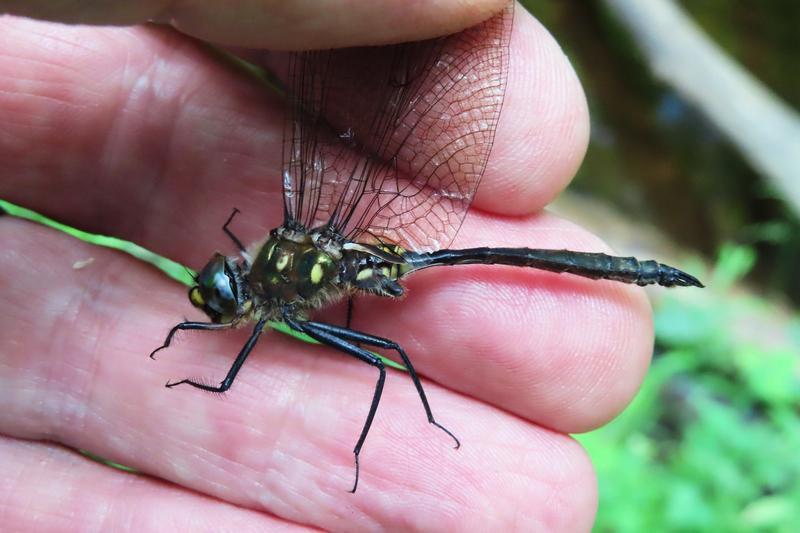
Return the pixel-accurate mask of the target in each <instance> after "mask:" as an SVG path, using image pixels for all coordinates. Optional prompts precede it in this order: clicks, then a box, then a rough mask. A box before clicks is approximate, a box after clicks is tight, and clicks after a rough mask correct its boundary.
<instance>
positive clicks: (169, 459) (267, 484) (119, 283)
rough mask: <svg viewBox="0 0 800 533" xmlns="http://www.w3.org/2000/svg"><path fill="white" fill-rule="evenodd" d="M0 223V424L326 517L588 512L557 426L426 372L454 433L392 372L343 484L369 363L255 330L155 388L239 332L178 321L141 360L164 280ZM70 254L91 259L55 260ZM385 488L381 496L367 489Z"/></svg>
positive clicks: (164, 295) (320, 523)
mask: <svg viewBox="0 0 800 533" xmlns="http://www.w3.org/2000/svg"><path fill="white" fill-rule="evenodd" d="M0 231H2V240H3V242H4V243H8V245H7V247H4V251H5V253H4V254H3V256H2V258H0V259H2V261H3V264H2V265H0V267H2V268H0V276H3V278H2V279H0V283H2V284H3V286H5V287H9V290H7V291H2V293H0V297H2V298H3V301H2V302H0V303H2V305H0V309H3V310H4V312H5V313H6V316H5V317H4V320H2V321H0V328H2V330H0V339H2V340H0V342H2V350H0V353H2V354H4V355H3V357H4V364H3V365H2V366H0V372H2V375H0V380H2V385H3V386H2V387H0V395H2V403H3V405H4V406H6V407H4V409H3V410H2V412H0V430H2V431H3V432H4V433H6V434H10V435H13V436H16V437H20V438H47V439H50V440H55V441H58V442H63V443H65V444H67V445H69V446H73V447H80V448H83V449H89V450H91V451H93V452H95V453H98V454H99V455H101V456H103V457H107V458H109V459H111V460H114V461H116V462H121V463H124V464H128V465H130V466H133V467H136V468H139V469H141V470H144V471H146V472H148V473H152V474H154V475H159V476H162V477H164V478H166V479H169V480H171V481H175V482H177V483H179V484H182V485H185V486H187V487H191V488H194V489H196V490H199V491H201V492H205V493H208V494H211V495H215V496H218V497H220V498H224V499H226V500H227V501H230V502H233V503H236V504H238V505H243V506H246V507H251V508H255V509H261V510H267V511H269V512H271V513H273V514H275V515H277V516H280V517H282V518H285V519H289V520H292V521H297V522H302V523H306V524H310V525H314V526H317V527H323V528H327V529H347V528H348V527H349V528H350V529H352V528H353V527H356V528H359V529H361V528H367V527H383V528H384V529H402V528H407V527H416V528H419V529H430V528H432V527H434V524H439V525H440V524H441V523H443V522H442V520H445V521H446V522H447V523H452V524H453V525H454V526H461V527H462V528H463V526H464V525H465V524H470V525H472V524H476V529H481V528H483V529H490V530H496V529H504V528H507V527H508V526H509V525H510V523H511V522H512V521H515V523H519V522H518V521H519V520H521V519H522V520H524V521H526V523H528V522H529V523H531V524H533V529H537V528H538V529H548V530H553V531H561V530H563V531H574V530H576V529H585V528H588V526H589V524H590V523H591V520H592V517H593V513H594V507H595V498H596V495H595V486H594V479H593V474H592V472H591V468H590V466H589V463H588V461H587V459H586V457H585V455H584V454H583V452H582V450H581V449H580V447H579V446H578V445H577V444H576V443H575V442H574V441H572V440H571V439H569V438H568V437H566V436H563V435H559V434H556V433H553V432H551V431H547V430H543V429H537V428H535V427H532V426H530V425H528V424H526V423H525V422H524V421H522V420H521V419H519V418H516V417H513V416H509V415H507V414H504V413H502V412H501V411H498V410H496V409H494V408H491V407H489V406H486V405H484V404H481V403H479V402H475V401H473V400H469V399H467V398H465V397H462V396H459V395H457V394H453V393H449V392H447V391H446V390H443V389H441V388H439V387H436V386H435V385H434V384H431V383H429V382H428V383H426V385H427V390H428V395H429V398H430V400H431V402H432V405H433V407H434V411H435V413H436V416H437V417H438V420H439V421H440V422H442V423H443V424H446V425H447V426H448V427H449V428H450V429H452V430H453V431H455V432H456V433H457V434H458V435H459V437H460V438H461V440H462V442H463V446H462V448H461V449H460V450H458V451H454V450H452V449H450V446H451V443H450V441H449V440H448V438H447V437H446V435H444V434H443V433H441V432H439V431H438V430H436V429H435V428H433V427H431V426H429V425H428V424H427V423H426V421H425V417H424V413H423V411H422V408H421V405H420V401H419V398H418V397H417V395H416V391H415V390H414V388H413V386H411V384H410V383H409V380H408V378H407V376H406V375H404V374H401V373H396V372H392V373H391V374H390V376H389V384H388V385H387V387H386V390H385V393H384V399H383V401H382V403H381V406H380V410H379V414H378V417H377V418H376V420H375V423H374V428H373V432H372V433H370V435H369V438H368V439H367V445H366V447H365V449H364V452H363V454H362V457H361V466H362V472H361V488H360V489H359V492H357V493H356V495H355V496H352V495H350V494H349V493H348V492H347V489H349V488H350V484H351V483H352V480H353V463H352V454H351V450H352V446H353V444H354V441H355V439H356V436H357V435H358V433H359V431H360V429H361V426H362V424H363V421H364V416H365V414H366V411H367V404H368V403H369V401H370V397H371V393H372V390H373V387H374V384H375V379H376V372H375V370H374V369H373V368H370V367H366V365H359V364H357V363H356V362H353V361H349V360H347V359H346V358H345V357H342V356H340V355H337V354H334V353H331V351H330V350H329V349H325V348H322V347H313V346H308V345H305V344H299V343H297V342H296V341H294V340H293V339H289V338H286V337H283V336H280V335H269V336H267V337H266V338H265V339H264V340H263V341H262V342H263V344H262V345H261V346H259V347H258V352H259V353H254V354H253V356H251V358H250V360H248V361H247V363H246V365H245V368H244V369H243V370H242V373H241V375H240V377H239V378H238V379H237V381H236V383H235V384H234V388H232V389H231V391H230V393H229V394H227V395H226V396H225V397H224V398H220V397H219V396H218V395H210V394H206V393H202V392H201V391H197V390H194V389H185V388H184V389H183V390H182V389H181V388H176V389H171V390H168V389H165V388H163V383H164V382H166V381H167V379H180V378H182V377H200V378H204V379H205V380H206V381H207V382H215V381H216V380H217V379H220V377H221V376H222V375H224V373H225V371H226V370H227V367H228V365H229V364H230V362H231V358H232V354H234V353H236V351H238V348H239V347H240V346H241V344H240V343H241V342H242V338H241V337H242V335H235V334H233V335H212V334H207V335H201V334H199V335H185V336H182V337H181V339H179V341H177V342H176V343H175V346H174V347H173V348H170V350H168V351H166V352H160V356H159V359H158V360H157V361H155V362H154V361H151V360H149V359H148V358H147V357H146V354H147V353H148V352H149V351H150V350H151V349H152V347H153V345H154V344H158V342H159V340H160V339H161V338H162V336H163V333H164V331H165V328H164V326H163V324H164V322H165V321H166V320H169V317H170V316H171V315H174V314H175V312H176V311H177V309H169V310H168V308H170V307H171V306H172V304H171V301H172V300H171V299H172V298H173V297H174V296H175V295H174V294H170V291H169V289H168V287H169V285H168V284H167V282H165V281H164V280H162V278H161V277H160V276H157V275H156V274H155V273H153V272H152V271H151V270H149V269H147V268H146V267H144V266H142V265H141V264H137V263H134V262H130V261H128V260H126V259H125V258H123V257H120V256H119V255H118V254H115V253H113V252H110V251H108V250H103V249H96V248H91V247H88V246H87V245H84V244H82V243H79V242H76V241H73V240H71V239H66V238H64V237H62V236H59V235H57V234H55V233H53V232H51V231H48V230H46V229H42V228H38V227H33V226H31V225H30V224H26V223H23V222H20V221H15V220H5V221H3V222H2V223H0ZM9 251H13V253H9ZM87 256H89V257H94V259H95V260H94V262H93V263H91V265H89V266H87V267H86V268H82V269H75V268H73V266H72V265H73V262H74V259H75V258H77V260H80V259H85V258H86V257H87ZM10 280H14V282H15V283H14V284H13V285H11V284H10V283H9V281H10ZM42 291H44V292H45V293H46V294H42ZM12 302H13V305H12ZM242 333H243V332H242ZM43 399H44V400H43ZM387 492H391V494H392V495H393V497H392V498H391V499H389V500H385V499H384V498H383V497H382V496H381V495H382V494H386V493H387ZM486 494H493V495H495V496H496V497H495V498H493V499H492V500H491V501H487V500H486V498H485V495H486ZM431 502H435V505H431ZM520 517H523V518H520ZM353 524H355V526H353ZM409 524H411V525H409Z"/></svg>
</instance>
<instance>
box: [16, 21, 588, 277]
mask: <svg viewBox="0 0 800 533" xmlns="http://www.w3.org/2000/svg"><path fill="white" fill-rule="evenodd" d="M516 18H517V22H518V23H517V24H516V26H515V29H514V37H512V51H511V57H512V72H511V74H510V79H509V86H508V89H507V94H508V95H511V94H514V93H522V94H523V95H530V94H531V93H536V94H542V95H544V96H543V97H542V98H538V97H533V98H531V99H530V102H526V101H522V100H521V99H519V98H516V99H513V98H512V97H511V96H508V101H507V102H506V105H505V106H504V108H503V114H502V115H501V120H500V126H499V128H500V131H499V132H498V135H497V137H496V142H495V148H494V156H493V157H492V159H491V160H490V163H489V169H488V170H487V173H486V175H485V176H484V179H483V183H482V186H481V190H480V192H479V198H478V200H476V202H477V204H478V205H480V206H482V207H484V208H486V209H490V210H495V211H496V212H499V213H520V212H530V211H535V210H538V209H539V208H541V207H542V206H543V205H545V204H546V203H547V202H549V201H550V200H551V199H552V197H553V196H554V195H555V194H556V192H557V191H558V190H560V189H561V188H562V187H563V186H564V185H565V184H566V182H567V181H568V180H569V178H570V177H571V174H572V171H573V169H574V167H575V166H576V165H577V162H578V161H579V160H580V157H581V156H582V153H583V149H584V145H585V135H583V137H582V136H581V135H582V134H579V133H577V132H579V131H584V132H585V131H586V127H585V105H583V104H582V102H583V100H582V96H581V97H580V98H578V97H577V96H576V94H577V95H579V94H580V90H579V87H578V85H577V82H576V81H575V79H574V77H573V78H572V81H571V82H569V81H568V80H567V78H568V76H567V75H566V74H564V72H571V69H570V67H569V65H568V64H567V63H566V61H565V60H564V56H563V54H562V53H561V52H560V51H558V49H557V48H556V47H554V46H552V40H551V39H550V37H549V36H547V35H546V34H545V33H543V31H542V30H541V28H540V27H539V26H538V25H536V24H535V23H534V22H533V20H532V19H531V18H530V16H529V15H527V14H525V13H524V12H523V11H522V10H519V9H518V10H517V12H516ZM15 22H16V23H15V24H10V23H9V24H10V25H9V26H8V27H7V29H8V30H9V31H4V32H0V36H7V38H8V41H7V44H9V46H3V47H0V49H7V50H11V51H12V54H14V55H11V56H3V59H2V61H3V63H2V64H0V73H3V72H5V73H6V75H5V76H4V77H2V78H0V88H2V89H3V90H1V91H0V112H7V115H6V116H9V117H13V124H15V128H14V130H13V134H12V135H9V136H8V137H5V138H2V140H0V143H1V144H0V163H2V164H0V172H3V174H4V179H3V180H0V195H2V196H4V197H6V198H8V199H10V200H12V201H17V202H19V203H22V204H24V205H28V206H30V207H33V208H35V209H37V210H41V211H44V212H45V213H47V214H50V215H51V216H53V217H55V218H57V219H59V220H63V221H65V222H67V223H70V224H73V225H76V226H79V227H82V228H85V229H88V230H90V231H91V230H94V231H102V232H104V233H112V234H115V235H118V236H121V237H124V238H128V239H131V240H136V241H137V242H139V243H140V244H144V245H145V246H147V247H149V248H152V249H154V250H156V251H158V252H160V253H164V254H167V255H169V256H171V257H173V258H176V259H178V260H180V261H183V262H188V263H190V264H198V263H200V262H202V261H203V260H204V259H205V257H204V256H205V255H206V254H207V251H204V250H200V249H198V248H195V247H194V246H191V247H187V246H186V245H185V243H186V242H187V241H186V240H185V238H186V236H187V234H188V232H189V230H190V229H191V234H193V235H195V236H197V235H203V236H206V238H208V236H212V235H221V234H220V232H219V224H220V222H221V221H223V220H225V218H226V217H227V214H228V213H229V211H230V209H231V207H232V206H237V207H239V208H240V209H241V210H242V211H243V216H241V217H240V218H239V219H237V225H238V227H239V228H240V231H241V233H242V236H243V237H244V238H245V239H246V240H248V241H249V240H255V239H257V238H261V237H262V236H263V235H264V233H265V231H266V230H265V228H270V227H273V226H276V225H278V224H279V223H280V221H281V213H282V208H281V205H282V203H281V198H280V180H279V179H277V176H278V174H279V172H278V169H279V168H280V164H281V163H280V160H281V158H280V153H281V146H282V144H281V136H282V116H283V111H282V104H281V103H280V102H279V101H277V99H276V98H274V97H270V96H269V95H268V94H266V93H265V92H264V91H263V89H261V88H260V87H257V86H255V85H253V84H251V83H250V82H248V81H247V80H245V79H244V78H243V77H242V76H240V75H239V74H238V73H236V72H233V71H231V70H230V69H227V68H225V67H223V66H221V65H219V64H217V63H215V62H212V61H210V58H209V56H208V55H207V54H205V53H203V51H202V50H200V49H198V47H197V46H196V45H194V44H193V43H187V42H185V41H183V40H182V39H181V38H180V37H179V36H177V35H175V34H171V33H169V32H164V31H156V30H145V29H138V30H107V29H104V30H86V29H82V30H78V29H64V28H63V27H57V28H54V27H52V26H48V25H43V24H34V23H28V22H20V21H15ZM31 36H35V40H33V41H30V39H32V38H33V37H31ZM2 38H3V37H0V39H2ZM548 40H549V41H548ZM65 42H66V43H69V45H68V46H67V45H64V43H65ZM548 42H550V43H551V45H548V44H547V43H548ZM20 43H27V44H25V45H22V44H20ZM79 43H89V44H87V45H86V46H88V48H89V50H88V51H87V50H85V48H82V47H80V46H77V45H78V44H79ZM92 43H102V47H94V48H93V44H92ZM515 43H516V44H515ZM4 44H5V43H4ZM12 44H13V45H14V46H11V45H12ZM76 50H77V51H78V52H77V53H76ZM517 50H518V51H519V53H516V51H517ZM532 50H536V51H537V54H539V56H538V59H540V60H541V61H539V62H538V63H534V64H539V63H541V64H543V65H546V66H547V68H546V69H545V70H546V71H547V72H556V73H557V75H552V76H551V75H543V76H540V77H539V79H538V80H537V81H535V82H532V81H531V80H530V79H528V78H526V76H527V75H532V74H533V73H534V70H532V69H529V70H525V69H523V68H517V67H514V65H515V64H517V65H523V64H525V62H526V59H525V57H526V55H525V54H526V51H528V52H530V51H532ZM545 57H549V58H550V59H549V61H545V60H544V58H545ZM529 59H531V60H533V59H536V58H529ZM3 64H4V65H5V66H2V65H3ZM42 65H44V67H42ZM63 65H69V66H70V68H64V67H63ZM122 65H124V67H125V68H124V69H123V68H121V66H122ZM559 65H560V67H559ZM101 73H102V77H100V74H101ZM20 80H28V81H24V82H21V81H20ZM551 82H552V84H553V86H552V87H550V86H549V85H548V84H549V83H551ZM570 83H571V84H572V85H571V87H573V89H568V87H567V86H569V84H570ZM576 90H577V92H576ZM547 95H549V96H547ZM558 95H562V96H563V97H564V100H558V98H559V96H558ZM564 95H566V96H564ZM569 95H572V96H569ZM548 98H553V99H554V100H553V102H555V103H554V104H552V103H550V102H549V101H548ZM570 102H572V103H573V104H575V103H576V102H577V105H573V107H574V108H575V109H578V110H583V113H581V112H579V111H575V112H574V113H573V117H575V118H573V119H569V118H567V119H565V122H564V123H560V122H559V119H558V117H557V115H558V113H557V112H556V111H557V110H564V109H566V108H568V107H569V103H570ZM505 117H508V119H506V118H505ZM547 117H550V118H547ZM578 117H583V118H582V119H581V118H578ZM506 124H507V125H506ZM559 124H561V125H559ZM569 124H574V126H569ZM580 124H583V126H581V125H580ZM562 126H563V127H562ZM65 128H68V129H69V131H70V135H68V136H65V135H63V131H64V129H65ZM570 128H572V129H574V130H575V132H576V133H575V134H574V135H568V134H566V133H565V132H566V131H569V130H570ZM54 154H58V156H57V157H55V155H54ZM515 154H516V155H515ZM523 160H524V161H525V162H526V163H525V164H521V161H523ZM537 169H541V171H540V170H537ZM540 172H541V173H540ZM87 185H88V186H87ZM62 191H63V192H64V193H66V192H74V191H81V194H80V195H74V194H73V195H66V194H61V192H62ZM494 197H498V198H502V199H503V201H502V204H492V203H491V201H490V200H482V198H487V199H491V198H494ZM120 198H124V199H125V201H124V202H120V201H119V199H120ZM178 237H180V238H178Z"/></svg>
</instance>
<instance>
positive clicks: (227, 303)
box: [189, 254, 238, 321]
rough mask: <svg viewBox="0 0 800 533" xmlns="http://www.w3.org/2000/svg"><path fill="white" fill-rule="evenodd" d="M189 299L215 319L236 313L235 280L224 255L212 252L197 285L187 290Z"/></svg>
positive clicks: (198, 277)
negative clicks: (212, 254)
mask: <svg viewBox="0 0 800 533" xmlns="http://www.w3.org/2000/svg"><path fill="white" fill-rule="evenodd" d="M189 300H190V301H191V302H192V305H194V306H195V307H199V308H201V309H203V311H205V312H206V314H207V315H209V317H211V318H212V320H213V319H216V320H215V321H217V320H219V318H220V317H221V316H233V315H234V314H235V313H236V308H237V306H238V299H237V295H236V280H235V279H234V274H233V273H232V272H231V271H230V269H229V268H228V265H227V259H226V258H225V256H223V255H221V254H214V256H213V257H212V258H211V260H210V261H209V262H208V263H207V264H206V266H205V267H204V268H203V270H201V271H200V274H198V276H197V285H196V286H194V287H192V289H191V290H190V291H189Z"/></svg>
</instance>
